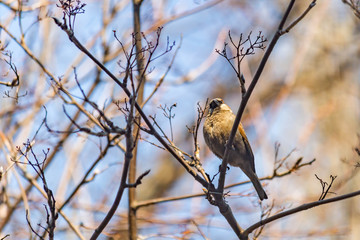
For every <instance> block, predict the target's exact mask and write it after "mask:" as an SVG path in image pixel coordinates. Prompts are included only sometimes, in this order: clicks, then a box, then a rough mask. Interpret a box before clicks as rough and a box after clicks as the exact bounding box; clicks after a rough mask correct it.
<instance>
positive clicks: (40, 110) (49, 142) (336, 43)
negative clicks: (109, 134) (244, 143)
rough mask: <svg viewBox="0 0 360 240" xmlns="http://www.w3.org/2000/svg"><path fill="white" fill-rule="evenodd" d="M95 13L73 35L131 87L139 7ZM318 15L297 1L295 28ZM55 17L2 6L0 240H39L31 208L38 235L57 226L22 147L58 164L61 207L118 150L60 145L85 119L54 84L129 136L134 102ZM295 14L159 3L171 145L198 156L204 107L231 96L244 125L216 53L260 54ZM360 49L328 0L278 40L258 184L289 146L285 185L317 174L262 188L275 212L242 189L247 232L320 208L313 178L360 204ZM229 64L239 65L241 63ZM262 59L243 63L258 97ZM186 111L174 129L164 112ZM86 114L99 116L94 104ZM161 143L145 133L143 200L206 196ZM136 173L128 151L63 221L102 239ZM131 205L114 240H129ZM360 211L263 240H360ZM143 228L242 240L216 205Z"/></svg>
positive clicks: (336, 1)
mask: <svg viewBox="0 0 360 240" xmlns="http://www.w3.org/2000/svg"><path fill="white" fill-rule="evenodd" d="M19 2H21V3H22V6H21V9H22V11H21V12H19V8H20V7H19V5H18V4H19ZM83 3H85V4H86V6H85V7H84V8H83V9H84V10H85V12H84V13H82V14H78V15H76V20H75V27H74V32H75V36H76V37H77V38H78V39H79V40H80V41H81V42H82V43H83V44H84V45H85V46H86V47H87V48H88V49H89V51H90V52H91V53H92V54H94V55H95V56H96V57H97V58H98V59H99V60H100V61H101V62H102V63H104V64H105V65H106V67H107V68H108V69H110V70H111V71H112V72H113V73H114V74H115V75H116V76H117V77H119V78H120V79H121V78H123V77H124V73H123V70H124V69H122V67H121V66H124V63H125V62H124V61H125V58H124V54H123V51H122V48H121V44H120V43H119V41H121V43H123V44H124V46H125V48H126V49H130V47H131V41H132V37H131V34H132V32H133V12H132V2H131V1H126V0H122V1H112V0H105V1H96V0H93V1H84V2H83ZM310 3H311V1H308V0H307V1H297V2H296V3H295V6H294V9H293V10H292V12H291V14H290V16H289V19H288V21H287V24H285V26H288V24H290V23H291V22H292V21H293V20H295V19H296V18H297V17H299V16H300V15H301V14H302V13H303V12H304V11H305V10H306V9H307V7H308V6H309V4H310ZM57 4H58V2H56V1H31V0H29V1H24V2H22V1H11V0H8V1H0V24H1V28H0V41H1V42H0V48H1V61H0V72H1V76H0V82H1V85H0V94H1V99H0V165H1V166H2V167H3V169H4V173H3V175H2V179H1V182H0V184H1V200H0V201H1V202H0V203H1V205H0V222H1V236H0V237H4V236H5V235H6V234H10V239H30V237H29V236H30V235H31V234H32V233H31V231H30V230H29V228H28V227H26V226H27V223H26V209H28V210H29V212H30V220H31V223H32V224H33V225H34V226H37V224H38V223H40V224H42V225H45V224H46V212H45V210H44V207H43V204H46V199H45V198H44V197H43V196H42V195H41V194H40V193H39V191H38V190H37V189H36V188H31V187H30V186H31V185H33V184H31V183H29V181H28V180H27V179H26V177H25V176H24V172H27V173H28V174H30V175H31V176H36V173H35V172H34V171H33V170H32V168H31V167H30V166H29V165H26V164H22V165H21V164H20V166H19V164H14V163H13V161H12V160H11V159H18V158H19V157H20V156H19V153H18V152H17V151H16V147H17V146H19V147H21V148H23V146H24V145H23V143H25V142H27V140H28V139H29V140H30V141H31V142H32V143H33V147H34V151H35V152H36V154H37V155H38V156H39V158H40V159H43V152H42V150H44V149H45V150H46V149H48V148H49V149H50V152H49V155H48V159H51V161H50V162H49V165H48V167H47V169H46V171H45V175H46V177H47V181H48V185H49V187H50V188H51V189H52V190H53V192H54V195H55V199H56V202H57V203H58V204H62V203H63V202H64V201H65V199H67V197H68V196H69V194H70V193H71V192H72V191H73V189H74V187H75V186H76V185H77V184H79V182H80V181H81V179H82V178H83V176H84V174H85V172H86V171H87V170H88V169H89V167H90V166H91V165H92V164H93V163H94V161H95V160H96V159H97V158H98V156H99V154H100V151H102V150H104V149H103V146H104V143H105V141H106V139H104V138H99V137H97V136H89V135H87V134H85V133H81V132H77V133H73V134H70V135H69V134H66V133H61V132H59V131H67V129H70V128H69V126H71V121H70V120H69V118H68V117H67V116H66V114H65V112H64V108H65V109H66V113H68V114H69V115H71V116H73V115H74V114H75V113H76V111H77V110H78V107H77V106H76V105H74V104H71V101H70V100H69V97H68V96H66V95H65V94H63V93H59V92H56V91H55V90H54V83H53V81H54V79H51V77H49V74H48V73H51V75H53V76H54V78H55V79H56V80H57V81H59V82H61V84H62V86H63V87H64V88H66V89H67V90H68V91H69V93H70V94H71V95H72V96H73V98H74V99H75V100H76V101H78V102H79V103H81V102H82V101H81V100H82V93H81V91H80V90H79V87H78V86H77V84H76V81H75V71H74V68H75V69H76V75H77V77H76V78H77V79H78V81H79V83H80V84H81V87H82V89H83V90H84V91H85V92H86V93H88V92H89V91H92V94H91V96H90V99H91V100H92V101H94V102H95V103H96V104H97V105H98V106H99V108H101V109H104V112H105V113H106V114H107V116H108V117H109V118H110V119H111V120H112V121H114V122H115V123H116V124H118V125H119V126H120V127H124V124H125V118H124V115H123V113H122V112H121V111H119V110H118V107H117V106H116V105H115V104H114V101H120V102H123V101H124V98H125V94H124V93H123V92H122V90H121V89H120V88H119V87H118V86H117V85H116V84H115V83H114V82H113V81H112V80H111V79H110V78H109V77H108V76H107V75H106V74H104V73H103V72H102V71H100V70H99V69H98V68H97V67H96V66H95V64H94V63H93V62H92V61H91V60H90V59H88V58H87V57H86V56H85V55H84V54H82V53H81V52H80V51H79V50H78V49H77V48H76V47H75V46H74V45H73V44H72V43H71V42H70V41H69V38H68V36H67V35H66V34H65V33H64V32H63V31H62V30H61V29H60V28H59V27H58V26H57V25H56V24H55V23H54V21H53V20H52V19H51V17H57V18H59V19H61V18H62V11H61V9H59V8H58V7H57ZM287 4H288V1H284V0H276V1H261V0H253V1H234V0H208V1H202V0H183V1H172V0H161V1H159V0H148V1H144V2H143V3H142V5H141V31H142V32H144V34H145V35H146V36H147V39H148V40H149V41H155V40H156V34H155V31H156V29H157V28H158V27H160V26H162V27H163V29H162V32H161V36H160V45H159V47H158V49H157V51H156V52H155V55H159V56H160V55H161V54H162V53H163V52H164V51H165V50H166V46H167V42H169V44H170V45H171V44H172V43H174V47H173V48H172V50H171V51H169V52H168V53H166V54H164V55H162V56H160V57H159V58H157V59H156V60H154V61H152V62H151V65H150V68H149V69H150V70H151V71H149V72H148V73H147V82H146V84H145V98H146V97H147V96H149V95H150V94H151V92H152V91H153V89H154V88H155V87H156V84H157V83H158V82H159V80H160V79H161V77H162V76H164V74H165V73H166V72H167V71H168V68H169V66H170V67H171V68H170V70H169V72H168V73H167V74H166V76H165V78H164V81H163V83H162V84H161V86H160V87H159V89H158V90H157V92H156V93H155V95H154V96H153V97H152V98H151V99H150V101H149V102H148V103H147V104H146V105H145V106H144V112H145V113H146V114H147V115H152V116H156V120H157V122H158V123H159V125H160V126H161V128H162V129H163V130H164V132H165V133H166V134H168V135H169V136H170V134H171V131H172V134H173V141H174V143H175V144H176V146H178V147H179V148H181V149H182V150H183V151H186V152H188V153H189V154H193V151H194V144H193V140H192V135H191V134H190V133H189V132H188V130H187V126H189V127H190V126H192V125H194V124H195V122H196V119H197V103H199V104H200V105H201V106H204V104H205V102H206V99H208V98H209V99H211V98H214V97H221V98H223V99H224V100H225V102H226V103H227V104H228V105H229V106H230V107H231V108H232V109H233V111H234V112H236V110H237V109H238V106H239V105H240V102H241V91H240V85H239V81H238V80H237V78H236V74H235V72H234V71H233V69H232V68H231V66H230V65H229V63H228V62H227V61H226V60H225V59H224V58H223V57H221V56H220V55H219V54H218V53H216V51H215V50H216V49H219V50H222V49H223V48H224V42H229V35H228V34H229V31H230V34H231V36H232V37H233V39H236V40H238V39H239V37H240V34H243V37H247V36H248V35H249V34H250V33H251V35H250V37H251V38H252V39H255V37H256V36H257V35H258V33H259V31H261V33H262V35H263V36H264V37H265V38H267V39H268V42H266V43H265V45H266V46H267V45H268V43H269V42H270V41H271V39H272V37H273V35H274V33H275V31H276V29H277V27H278V24H279V22H280V20H281V18H282V16H283V13H284V11H285V9H286V7H287ZM114 33H115V34H116V36H117V38H118V40H117V39H116V38H115V37H114ZM359 37H360V18H359V17H357V16H355V15H354V14H353V11H352V9H351V8H350V7H349V6H348V5H346V4H344V3H343V1H341V0H330V1H318V2H317V4H316V6H315V7H314V8H312V9H311V11H310V12H309V13H308V15H306V17H305V18H304V19H303V20H302V21H300V23H298V24H297V25H296V26H295V27H294V28H293V29H292V30H291V31H290V32H289V33H287V34H285V35H283V36H282V37H281V38H280V40H279V41H278V43H277V45H276V46H275V48H274V51H273V52H272V54H271V56H270V59H269V61H268V62H267V64H266V67H265V69H264V71H263V73H262V75H261V77H260V80H259V82H258V84H257V86H256V88H255V90H254V92H253V94H252V96H251V98H250V101H249V103H248V105H247V108H246V110H245V113H244V115H243V118H242V123H243V125H244V127H245V130H246V132H247V135H248V138H249V141H250V143H251V145H252V149H253V151H254V154H255V165H256V171H257V175H258V176H259V177H267V176H271V175H272V174H273V171H274V166H275V165H274V164H275V163H274V162H275V152H276V151H275V145H276V143H279V144H280V148H279V153H278V159H280V158H284V157H286V156H287V155H288V154H290V153H291V155H290V156H289V157H288V158H287V160H286V162H285V163H284V165H283V167H282V168H281V171H286V170H287V168H289V167H291V166H292V165H293V164H294V162H296V160H297V159H299V158H300V157H303V161H304V162H309V161H311V160H313V159H316V161H315V162H314V163H312V164H311V165H309V166H304V167H302V168H301V169H299V170H298V171H296V172H293V173H291V174H289V175H287V176H284V177H280V178H275V179H273V180H271V181H264V184H265V190H266V192H267V193H268V195H269V200H266V201H264V202H262V203H261V205H259V202H258V199H257V196H256V193H255V192H254V189H253V188H252V186H251V184H245V185H241V186H238V187H234V188H230V189H229V191H230V192H229V196H228V197H227V201H228V203H229V205H230V206H231V207H232V209H233V212H234V215H235V217H236V219H237V220H238V222H239V224H240V226H241V227H242V228H247V227H248V226H250V225H252V224H253V223H255V222H257V221H259V220H260V217H261V212H262V209H268V207H269V206H272V205H273V207H272V212H271V214H275V213H277V212H279V211H282V210H285V209H289V208H293V207H296V206H298V205H301V204H303V203H307V202H312V201H316V200H318V199H319V197H320V195H321V192H322V187H321V184H320V182H319V180H318V179H317V178H316V176H315V174H316V175H317V176H318V177H319V178H321V179H322V180H323V181H326V182H328V183H330V176H331V175H332V176H337V177H336V179H335V181H334V183H333V185H332V188H331V190H330V192H329V193H328V195H327V197H334V196H338V195H341V194H345V193H348V192H352V191H356V190H359V188H360V183H359V182H360V181H359V180H360V179H359V176H358V174H357V172H358V170H357V168H356V165H358V162H359V160H360V157H359V155H358V154H357V153H356V151H355V150H354V149H355V148H356V147H359V140H360V139H359V134H360V121H359V119H360V104H359V99H360V98H359V97H360V77H359V73H360V68H359V59H360V58H359V56H360V45H359V44H358V43H359V41H358V39H359ZM228 53H229V54H231V49H230V48H229V49H228ZM263 54H264V51H263V50H256V52H255V54H254V55H251V56H247V57H245V58H244V60H243V61H242V63H241V71H242V73H243V74H244V77H245V79H246V86H248V85H249V84H250V82H251V79H252V78H253V75H254V73H255V71H256V69H257V67H258V65H259V62H260V60H261V58H262V57H263ZM37 60H38V61H37ZM39 62H41V65H40V64H39ZM11 66H12V67H13V68H14V67H16V70H17V73H18V75H19V80H20V81H19V84H14V85H13V86H11V82H12V81H13V79H14V77H15V74H14V71H12V70H11ZM44 69H46V70H44ZM46 71H48V73H47V72H46ZM6 83H9V84H6ZM173 104H176V107H174V108H173V109H172V113H173V114H174V117H173V118H172V119H171V120H172V128H171V126H170V124H169V119H167V118H166V117H164V115H163V111H162V110H161V108H159V107H160V106H162V107H164V106H167V107H170V106H171V105H173ZM44 107H45V108H46V111H45V108H44ZM85 108H86V109H87V110H88V111H89V113H90V114H92V115H94V116H95V117H96V116H97V114H98V113H97V112H96V111H94V109H93V108H92V107H91V106H90V105H89V104H86V105H85ZM46 112H47V124H48V126H49V127H50V128H51V129H52V130H55V131H58V132H50V131H49V129H48V128H47V127H45V126H44V124H42V123H43V120H44V118H45V114H46ZM77 122H78V123H79V124H80V125H81V126H85V127H89V128H93V129H96V127H95V126H94V125H93V123H91V121H89V117H88V116H86V115H85V114H80V116H79V118H78V120H77ZM151 143H155V144H158V142H157V141H156V140H155V139H154V138H153V137H151V136H149V135H148V134H146V133H145V132H142V133H141V140H140V141H139V148H138V169H137V175H140V174H141V173H142V172H144V171H145V170H147V169H151V172H150V174H149V175H148V176H146V177H145V178H144V179H143V183H142V184H141V185H139V186H138V187H137V188H136V195H137V199H138V200H139V201H142V200H149V199H153V198H159V197H176V196H183V195H188V194H196V193H202V190H201V188H202V186H201V185H200V184H198V183H197V182H195V181H194V180H193V178H192V177H191V176H189V174H187V173H186V172H185V171H184V169H183V168H182V167H181V165H180V164H179V163H178V162H177V161H176V160H174V159H173V158H172V157H171V155H170V154H169V153H167V152H166V151H164V150H162V149H160V148H159V147H157V146H156V145H154V144H151ZM199 144H200V150H201V151H200V157H201V162H202V164H203V167H204V169H205V170H206V172H207V173H209V174H210V176H211V177H212V176H214V175H215V174H216V173H217V172H218V167H219V165H220V163H221V162H220V161H219V159H217V157H216V156H214V155H213V154H212V153H211V152H210V151H209V149H208V148H207V147H206V145H205V143H204V140H203V138H202V132H201V130H200V132H199ZM123 159H124V154H123V152H122V151H121V149H119V148H117V147H113V148H110V149H109V150H108V151H107V153H106V155H105V156H104V157H103V158H102V159H101V161H100V162H99V163H98V164H97V165H96V169H94V170H93V171H92V173H91V176H94V179H92V180H91V181H89V183H88V184H86V185H84V186H82V187H81V190H80V191H79V192H78V193H77V195H76V196H75V197H74V198H73V199H72V200H71V201H70V202H69V204H68V205H67V206H66V207H65V208H64V209H63V211H64V213H65V214H66V215H67V216H68V217H69V218H70V219H71V221H72V223H73V224H74V225H75V226H77V227H78V228H79V229H80V231H81V233H82V234H83V236H85V238H89V236H90V235H91V234H92V232H93V230H94V229H95V228H96V227H97V226H98V224H99V223H100V221H101V220H102V219H103V218H104V216H105V214H106V212H107V211H108V209H109V207H110V205H111V204H112V202H113V199H114V197H115V194H116V191H117V188H118V185H119V180H120V176H121V170H122V164H123ZM20 161H23V160H20ZM89 179H90V177H89ZM245 180H247V178H246V177H245V176H244V174H243V173H242V172H241V171H240V169H236V168H230V170H229V172H228V175H227V179H226V184H232V183H237V182H241V181H245ZM26 189H28V192H27V193H25V190H26ZM126 192H127V190H126V191H125V194H124V196H123V199H122V200H121V204H120V207H119V209H118V210H117V213H116V216H114V218H113V219H112V220H111V222H110V224H109V225H108V226H107V228H106V229H105V231H104V235H102V238H101V239H126V238H127V228H128V225H127V211H128V205H127V193H126ZM359 206H360V205H359V198H352V199H349V200H345V201H341V202H336V203H332V204H331V205H324V206H321V207H317V208H314V209H310V210H307V211H304V212H300V213H297V214H295V215H292V216H290V217H286V218H284V219H281V220H278V221H276V222H273V223H271V224H268V225H266V226H265V228H264V230H263V232H262V234H261V237H260V238H261V239H358V237H359V236H360V229H359V227H358V226H359V224H360V217H359V216H360V214H359V213H360V208H359ZM137 218H138V221H137V222H138V234H139V238H140V239H219V238H223V239H225V238H226V239H235V234H234V233H233V232H232V230H231V228H230V227H229V225H228V224H227V222H226V221H225V219H224V218H223V217H222V216H221V214H219V212H218V210H217V208H216V207H214V206H211V205H210V204H209V203H208V201H207V200H206V199H205V198H204V197H196V198H188V199H185V200H180V201H171V202H166V203H160V204H155V205H152V206H150V207H142V208H140V209H139V210H138V213H137ZM20 225H21V226H23V227H22V229H19V226H20ZM37 227H38V226H37ZM38 228H39V229H41V227H38ZM55 239H78V236H76V235H75V234H74V233H73V231H72V230H70V227H69V225H68V223H67V222H66V221H65V220H64V219H63V218H62V217H59V219H58V221H57V231H56V235H55Z"/></svg>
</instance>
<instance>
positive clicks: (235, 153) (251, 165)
mask: <svg viewBox="0 0 360 240" xmlns="http://www.w3.org/2000/svg"><path fill="white" fill-rule="evenodd" d="M208 108H209V112H208V114H207V116H206V119H205V122H204V126H203V135H204V139H205V143H206V145H207V146H208V147H209V148H210V150H211V151H212V152H213V153H214V154H215V155H216V156H217V157H218V158H221V159H223V157H224V153H225V145H226V143H227V141H228V140H229V137H230V132H231V129H232V127H233V125H234V121H235V117H236V116H235V115H234V113H233V112H232V110H231V108H230V107H229V106H228V105H226V104H225V103H224V101H223V100H222V99H221V98H214V99H212V100H211V101H210V103H209V105H208ZM229 150H230V154H229V160H228V163H229V164H230V165H231V166H234V167H239V168H240V169H241V170H242V171H243V172H244V173H245V174H246V176H247V177H248V178H249V179H250V181H251V182H252V184H253V185H254V187H255V190H256V192H257V194H258V195H259V198H260V200H261V201H262V200H264V199H267V198H268V196H267V194H266V192H265V190H264V189H263V187H262V185H261V183H260V181H259V179H258V177H257V175H256V172H255V162H254V154H253V152H252V150H251V146H250V143H249V141H248V139H247V137H246V134H245V131H244V129H243V127H242V124H241V123H240V124H239V127H238V131H237V132H236V134H235V138H234V142H233V147H232V148H231V149H229Z"/></svg>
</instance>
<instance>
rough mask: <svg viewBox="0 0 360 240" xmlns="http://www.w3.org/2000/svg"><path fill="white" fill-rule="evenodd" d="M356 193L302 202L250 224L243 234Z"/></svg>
mask: <svg viewBox="0 0 360 240" xmlns="http://www.w3.org/2000/svg"><path fill="white" fill-rule="evenodd" d="M358 195H360V191H356V192H352V193H348V194H344V195H341V196H338V197H333V198H329V199H325V200H319V201H316V202H311V203H306V204H303V205H301V206H299V207H296V208H293V209H289V210H287V211H284V212H281V213H279V214H276V215H274V216H271V217H269V218H266V219H263V220H261V221H260V222H257V223H255V224H253V225H252V226H250V227H249V228H247V229H246V230H245V231H244V232H243V235H244V236H246V237H247V236H248V235H249V234H250V233H251V232H252V231H254V230H255V229H257V228H259V227H261V226H263V225H265V224H268V223H270V222H273V221H275V220H278V219H281V218H283V217H286V216H289V215H292V214H295V213H298V212H301V211H305V210H308V209H310V208H313V207H317V206H320V205H324V204H328V203H332V202H338V201H341V200H344V199H348V198H352V197H355V196H358Z"/></svg>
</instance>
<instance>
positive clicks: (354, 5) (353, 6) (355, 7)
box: [342, 0, 360, 19]
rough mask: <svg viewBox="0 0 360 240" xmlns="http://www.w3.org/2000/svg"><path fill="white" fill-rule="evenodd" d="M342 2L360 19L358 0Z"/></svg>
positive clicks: (359, 3)
mask: <svg viewBox="0 0 360 240" xmlns="http://www.w3.org/2000/svg"><path fill="white" fill-rule="evenodd" d="M342 2H343V3H344V4H346V5H348V6H349V7H350V8H351V9H352V10H353V11H354V14H355V16H356V17H357V18H359V19H360V1H359V0H356V1H355V0H342Z"/></svg>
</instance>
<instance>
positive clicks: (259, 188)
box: [243, 170, 268, 201]
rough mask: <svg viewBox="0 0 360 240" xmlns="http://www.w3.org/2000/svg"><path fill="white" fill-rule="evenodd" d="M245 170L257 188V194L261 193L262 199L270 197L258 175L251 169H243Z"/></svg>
mask: <svg viewBox="0 0 360 240" xmlns="http://www.w3.org/2000/svg"><path fill="white" fill-rule="evenodd" d="M243 172H244V173H245V174H246V175H247V176H248V178H249V179H250V181H251V182H252V184H253V185H254V188H255V190H256V192H257V194H258V195H259V198H260V200H261V201H262V200H264V199H268V196H267V195H266V192H265V190H264V189H263V187H262V185H261V183H260V181H259V179H258V177H257V176H256V173H254V172H253V171H251V170H249V171H244V170H243Z"/></svg>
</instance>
